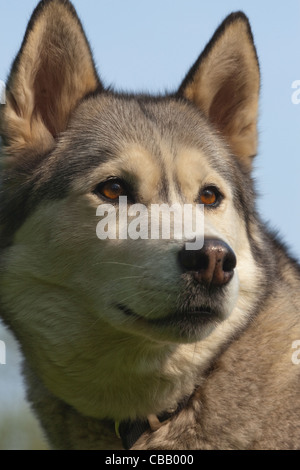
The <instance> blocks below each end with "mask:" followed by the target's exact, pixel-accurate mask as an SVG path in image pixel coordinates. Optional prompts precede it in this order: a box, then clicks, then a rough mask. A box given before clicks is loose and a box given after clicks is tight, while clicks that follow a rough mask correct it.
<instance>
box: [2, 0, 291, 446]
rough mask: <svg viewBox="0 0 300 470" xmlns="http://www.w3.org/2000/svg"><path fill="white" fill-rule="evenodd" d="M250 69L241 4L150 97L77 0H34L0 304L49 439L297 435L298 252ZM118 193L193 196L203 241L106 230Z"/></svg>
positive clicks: (20, 68) (10, 87)
mask: <svg viewBox="0 0 300 470" xmlns="http://www.w3.org/2000/svg"><path fill="white" fill-rule="evenodd" d="M259 87H260V78H259V66H258V60H257V55H256V50H255V46H254V43H253V37H252V33H251V30H250V26H249V23H248V20H247V18H246V17H245V15H244V14H243V13H241V12H238V13H233V14H231V15H230V16H228V17H227V18H226V19H225V21H224V22H223V23H222V24H221V26H220V27H219V28H218V30H217V31H216V33H215V34H214V36H213V38H212V39H211V41H210V42H209V43H208V45H207V47H206V48H205V50H204V52H203V53H202V54H201V56H200V57H199V59H198V60H197V61H196V63H195V64H194V65H193V67H192V68H191V69H190V71H189V72H188V74H187V75H186V78H185V79H184V80H183V83H182V84H181V86H180V87H179V89H178V91H177V92H175V93H172V94H169V95H165V96H154V97H151V96H148V95H134V94H121V93H114V92H113V91H112V90H110V89H105V88H104V86H103V85H102V83H101V81H100V80H99V78H98V75H97V73H96V69H95V66H94V62H93V59H92V55H91V51H90V48H89V44H88V42H87V39H86V37H85V34H84V32H83V29H82V26H81V23H80V21H79V19H78V17H77V15H76V12H75V10H74V8H73V6H72V5H71V3H70V2H69V1H68V0H44V1H42V2H40V3H39V5H38V6H37V8H36V10H35V12H34V13H33V16H32V18H31V20H30V23H29V25H28V29H27V31H26V34H25V38H24V41H23V44H22V47H21V50H20V52H19V54H18V56H17V58H16V60H15V62H14V64H13V66H12V70H11V74H10V77H9V80H8V83H7V94H6V104H5V105H3V106H1V115H0V118H1V137H2V142H3V144H2V153H1V165H2V170H1V201H0V211H1V213H0V214H1V269H0V304H1V316H2V317H3V319H4V321H5V323H6V324H7V325H8V326H9V327H10V328H11V330H12V331H13V332H14V334H15V336H16V338H17V339H18V341H19V343H20V347H21V350H22V352H23V355H24V358H25V360H24V376H25V378H26V384H27V396H28V400H29V401H30V402H31V404H32V407H33V409H34V411H35V413H36V414H37V416H38V417H39V420H40V422H41V424H42V426H43V428H44V430H45V433H46V435H47V438H48V440H49V443H50V446H51V447H52V448H56V449H122V448H124V447H127V448H132V449H297V448H298V449H299V448H300V394H299V386H300V366H297V363H296V362H297V361H293V353H295V349H293V348H294V347H295V345H297V344H298V341H299V340H300V271H299V266H298V265H297V264H296V262H295V261H294V260H293V259H291V258H290V257H289V255H288V254H287V252H286V250H285V248H284V247H283V246H282V245H281V243H280V242H279V241H277V240H276V238H275V236H274V235H273V234H271V233H269V232H268V231H267V229H266V228H265V227H264V225H263V224H262V223H261V221H260V219H259V217H258V215H257V212H256V208H255V189H254V187H253V183H252V179H251V166H252V161H253V157H254V156H255V154H256V151H257V113H258V98H259ZM121 196H123V197H126V198H127V199H126V200H127V203H128V206H129V208H128V213H129V211H130V207H132V205H134V204H142V205H143V206H144V207H146V208H150V207H151V206H152V205H154V204H158V205H159V204H166V205H168V206H171V205H172V204H178V205H179V206H181V207H183V206H184V205H185V204H190V205H192V206H195V205H197V204H199V205H201V206H202V207H204V219H205V223H204V243H203V246H202V247H201V248H199V249H187V246H186V243H185V242H186V241H188V240H187V239H184V238H182V239H181V240H180V239H173V238H172V237H170V239H169V240H168V239H151V238H148V239H146V237H145V238H142V237H140V238H138V239H130V238H127V239H125V237H124V238H123V237H121V236H118V237H116V239H112V238H109V237H107V238H105V237H103V239H102V240H100V239H99V237H97V236H96V226H97V223H98V222H99V220H102V219H100V218H99V217H98V216H97V210H98V208H99V207H100V208H101V207H102V205H104V204H106V205H107V204H110V205H111V206H112V207H113V208H114V209H115V213H116V214H117V215H118V211H119V208H118V203H119V202H120V199H121ZM150 219H151V218H149V221H148V223H149V224H150V222H151V221H150ZM119 226H120V225H119ZM189 241H191V240H189ZM118 433H119V434H120V435H121V437H122V440H121V439H120V438H119V437H118Z"/></svg>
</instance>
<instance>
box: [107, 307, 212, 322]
mask: <svg viewBox="0 0 300 470" xmlns="http://www.w3.org/2000/svg"><path fill="white" fill-rule="evenodd" d="M116 307H117V308H118V309H119V310H121V311H122V312H123V313H125V315H127V316H130V317H136V318H143V319H145V320H148V321H150V322H159V321H167V320H168V319H171V318H175V317H180V318H188V317H190V318H192V317H193V316H202V318H203V317H214V316H215V313H214V312H213V311H212V309H211V308H210V307H193V308H190V309H185V310H177V311H176V312H175V313H174V314H171V315H168V316H167V317H162V318H156V319H149V318H145V317H142V316H140V315H138V314H137V313H135V312H134V311H133V310H131V309H130V308H129V307H126V305H123V304H116ZM203 319H204V318H203Z"/></svg>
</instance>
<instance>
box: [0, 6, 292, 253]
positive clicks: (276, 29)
mask: <svg viewBox="0 0 300 470" xmlns="http://www.w3.org/2000/svg"><path fill="white" fill-rule="evenodd" d="M73 3H74V5H75V7H76V9H77V11H78V13H79V16H80V18H81V20H82V22H83V25H84V27H85V29H86V32H87V36H88V38H89V40H90V43H91V46H92V49H93V51H94V58H95V61H96V64H97V67H98V70H99V73H100V75H101V77H102V79H103V81H104V83H105V84H107V85H108V84H109V85H113V86H114V87H115V88H117V89H122V90H126V91H129V90H130V91H134V90H136V91H150V92H162V91H165V90H174V89H176V87H177V86H178V85H179V84H180V82H181V80H182V78H183V77H184V75H185V73H186V72H187V70H188V69H189V67H190V66H191V65H192V63H193V62H194V61H195V59H196V58H197V57H198V55H199V54H200V52H201V51H202V49H203V47H204V46H205V44H206V43H207V41H208V40H209V39H210V37H211V36H212V34H213V32H214V31H215V29H216V27H217V26H218V25H219V23H220V22H221V21H222V20H223V18H224V17H225V16H226V15H227V14H229V13H230V12H232V11H236V10H243V11H244V12H245V13H246V14H247V15H248V17H249V19H250V22H251V26H252V30H253V33H254V38H255V43H256V47H257V50H258V56H259V60H260V65H261V74H262V90H261V101H260V121H259V135H260V145H259V155H258V157H257V159H256V162H255V177H256V180H257V188H258V191H259V193H260V197H259V209H260V213H261V215H262V217H263V219H264V220H266V221H269V225H270V226H271V227H273V228H275V229H277V230H279V232H280V233H281V234H282V238H283V239H284V240H285V241H286V242H287V243H288V245H289V246H290V247H291V252H292V253H293V254H294V255H295V256H297V257H298V258H300V236H299V232H300V217H299V213H300V182H299V176H300V138H299V137H300V104H298V105H297V104H293V103H292V99H291V98H292V94H293V92H294V91H295V90H293V89H292V83H293V82H294V81H296V80H300V47H299V44H300V0H289V1H288V2H272V1H270V0H264V1H262V0H226V1H224V0H209V1H207V0H206V1H204V0H203V1H202V0H74V1H73ZM36 4H37V1H36V0H23V1H20V0H10V1H7V0H0V80H3V81H5V80H6V78H7V74H8V71H9V68H10V65H11V61H12V59H13V57H14V56H15V54H16V53H17V52H18V49H19V47H20V44H21V41H22V37H23V34H24V32H25V28H26V24H27V22H28V20H29V18H30V15H31V12H32V10H33V8H34V7H35V6H36ZM298 96H300V94H299V95H298Z"/></svg>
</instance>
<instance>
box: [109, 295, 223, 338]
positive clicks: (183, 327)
mask: <svg viewBox="0 0 300 470" xmlns="http://www.w3.org/2000/svg"><path fill="white" fill-rule="evenodd" d="M116 308H117V309H118V310H119V311H120V312H122V313H123V315H124V316H125V317H126V318H127V319H128V322H122V327H121V328H122V329H125V330H127V331H130V332H132V333H136V334H141V335H143V336H146V337H148V338H150V339H151V340H154V341H158V342H165V341H168V342H172V343H191V342H195V341H200V340H202V339H204V338H206V337H207V336H208V335H209V334H210V333H211V332H212V331H213V330H214V329H215V328H216V327H217V326H218V325H219V324H220V323H221V322H222V321H223V320H225V318H226V317H227V315H226V314H225V313H224V312H221V311H219V310H217V309H214V310H213V309H212V308H210V307H207V306H199V307H194V308H191V309H189V310H178V311H175V312H174V313H171V314H168V315H167V316H165V317H161V318H155V319H151V318H145V317H143V316H141V315H139V314H138V313H137V312H135V311H133V310H131V309H130V308H128V307H127V306H125V305H123V304H117V305H116Z"/></svg>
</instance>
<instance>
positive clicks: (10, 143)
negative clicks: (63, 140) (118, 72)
mask: <svg viewBox="0 0 300 470" xmlns="http://www.w3.org/2000/svg"><path fill="white" fill-rule="evenodd" d="M99 86H100V83H99V80H98V77H97V73H96V71H95V67H94V63H93V59H92V54H91V51H90V48H89V45H88V42H87V39H86V37H85V34H84V32H83V29H82V26H81V23H80V21H79V19H78V17H77V15H76V12H75V10H74V8H73V6H72V4H71V3H70V2H69V1H68V0H44V1H42V2H40V3H39V5H38V6H37V8H36V9H35V11H34V13H33V15H32V18H31V20H30V23H29V25H28V28H27V31H26V34H25V38H24V41H23V44H22V47H21V50H20V52H19V54H18V56H17V58H16V60H15V62H14V64H13V66H12V70H11V74H10V77H9V80H8V84H7V94H6V105H4V106H2V107H1V108H2V109H1V114H0V130H1V135H2V137H3V142H4V146H5V153H6V155H7V156H8V157H11V158H9V159H8V160H10V161H11V160H13V161H14V160H15V158H16V156H17V155H20V158H21V157H22V156H23V157H24V156H25V155H28V154H30V155H31V156H32V157H33V156H34V155H40V154H43V153H45V152H47V151H49V150H50V149H51V148H52V146H53V145H54V141H55V138H56V137H57V136H58V134H59V133H61V132H62V131H64V130H65V129H66V126H67V124H68V121H69V118H70V115H71V113H72V111H73V109H74V108H75V106H76V105H77V104H78V102H79V101H80V100H81V99H82V98H83V97H84V96H85V95H86V94H87V93H89V92H92V91H94V90H95V89H96V88H98V87H99Z"/></svg>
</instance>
